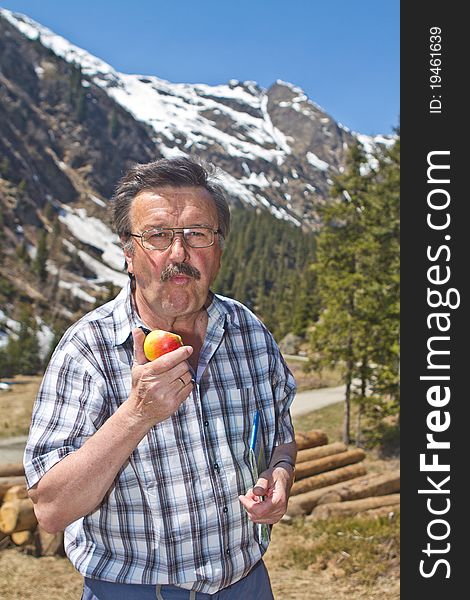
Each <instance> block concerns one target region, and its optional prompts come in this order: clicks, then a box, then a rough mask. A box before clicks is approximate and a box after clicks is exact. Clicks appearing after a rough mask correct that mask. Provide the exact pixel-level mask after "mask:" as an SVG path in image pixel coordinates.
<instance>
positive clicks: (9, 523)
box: [0, 498, 37, 533]
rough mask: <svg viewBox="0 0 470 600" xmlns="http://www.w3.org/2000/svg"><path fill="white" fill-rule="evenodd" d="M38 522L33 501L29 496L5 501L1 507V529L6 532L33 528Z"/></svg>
mask: <svg viewBox="0 0 470 600" xmlns="http://www.w3.org/2000/svg"><path fill="white" fill-rule="evenodd" d="M36 524H37V519H36V515H35V514H34V510H33V501H32V500H30V499H29V498H26V499H24V500H12V501H11V502H4V503H3V504H2V506H1V507H0V531H3V532H4V533H14V532H15V531H22V530H23V529H31V528H32V527H35V526H36Z"/></svg>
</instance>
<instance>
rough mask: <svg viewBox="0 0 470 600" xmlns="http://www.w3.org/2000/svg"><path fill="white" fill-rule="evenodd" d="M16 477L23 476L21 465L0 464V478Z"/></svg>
mask: <svg viewBox="0 0 470 600" xmlns="http://www.w3.org/2000/svg"><path fill="white" fill-rule="evenodd" d="M16 475H24V467H23V463H4V464H0V477H15V476H16Z"/></svg>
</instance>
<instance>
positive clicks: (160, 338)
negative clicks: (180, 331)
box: [144, 329, 183, 360]
mask: <svg viewBox="0 0 470 600" xmlns="http://www.w3.org/2000/svg"><path fill="white" fill-rule="evenodd" d="M182 345H183V340H182V339H181V336H180V335H177V334H176V333H172V332H171V331H165V330H164V329H154V330H153V331H151V332H150V333H148V334H147V335H146V337H145V340H144V354H145V356H146V358H147V360H155V359H156V358H158V357H159V356H162V355H163V354H166V353H167V352H172V351H173V350H176V349H177V348H179V347H180V346H182Z"/></svg>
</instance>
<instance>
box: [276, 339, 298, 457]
mask: <svg viewBox="0 0 470 600" xmlns="http://www.w3.org/2000/svg"><path fill="white" fill-rule="evenodd" d="M273 389H274V401H275V413H276V434H275V438H274V445H275V446H280V445H281V444H288V443H289V442H293V441H294V440H295V432H294V426H293V424H292V418H291V414H290V407H291V404H292V402H293V400H294V398H295V393H296V390H297V386H296V383H295V379H294V376H293V375H292V373H291V371H290V370H289V367H288V366H287V364H286V362H285V361H284V359H283V358H282V355H281V353H280V351H279V350H278V349H277V357H276V362H275V371H274V379H273Z"/></svg>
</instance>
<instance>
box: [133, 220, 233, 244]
mask: <svg viewBox="0 0 470 600" xmlns="http://www.w3.org/2000/svg"><path fill="white" fill-rule="evenodd" d="M175 233H181V234H182V236H183V240H184V243H185V244H186V245H187V246H189V247H190V248H208V247H209V246H212V245H213V243H214V235H215V234H216V233H218V234H221V233H222V232H221V230H220V229H211V228H210V227H202V226H200V225H195V226H194V227H162V228H157V229H148V230H147V231H143V232H142V233H141V234H140V235H139V234H137V233H131V236H132V237H136V238H140V240H141V244H142V247H143V248H145V249H146V250H166V249H167V248H169V247H170V246H171V244H172V243H173V238H174V237H175Z"/></svg>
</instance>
